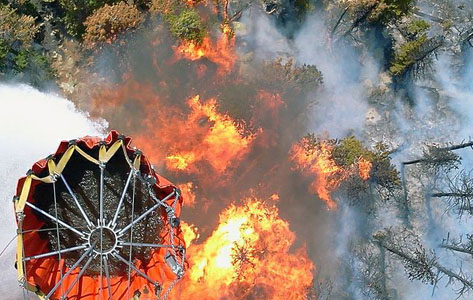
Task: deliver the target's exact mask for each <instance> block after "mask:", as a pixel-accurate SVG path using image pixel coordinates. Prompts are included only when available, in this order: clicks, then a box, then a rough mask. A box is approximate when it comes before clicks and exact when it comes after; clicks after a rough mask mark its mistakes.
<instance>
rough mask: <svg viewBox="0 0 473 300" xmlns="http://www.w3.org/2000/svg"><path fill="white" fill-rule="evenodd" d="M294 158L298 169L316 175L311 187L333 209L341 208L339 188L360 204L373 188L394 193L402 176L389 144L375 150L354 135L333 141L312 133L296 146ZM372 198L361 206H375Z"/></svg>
mask: <svg viewBox="0 0 473 300" xmlns="http://www.w3.org/2000/svg"><path fill="white" fill-rule="evenodd" d="M291 158H292V160H293V161H294V162H295V163H296V168H298V169H300V170H301V171H303V172H305V173H308V174H310V175H311V176H315V180H314V181H313V182H312V184H311V190H312V191H315V192H316V193H317V195H318V196H319V197H320V198H321V199H322V200H324V201H325V202H326V204H327V207H328V208H329V209H334V208H336V207H337V204H336V202H335V201H334V200H333V199H332V196H331V193H332V192H334V191H336V190H337V189H340V190H343V191H344V192H345V193H344V195H347V196H348V199H351V200H352V201H353V202H352V203H357V202H358V203H359V204H360V201H363V199H366V198H367V197H366V196H368V195H369V194H371V193H372V189H373V188H376V189H377V190H378V191H379V194H380V195H384V194H386V195H392V194H393V193H395V191H396V189H398V188H399V184H400V180H399V175H398V172H397V171H396V169H395V167H394V166H393V165H392V164H391V163H390V157H389V151H387V150H386V147H385V146H383V145H381V144H379V145H378V146H377V149H375V150H374V151H372V150H368V149H367V148H365V147H364V146H363V145H362V143H361V142H360V141H359V140H357V139H355V138H354V137H353V136H350V137H347V138H344V139H342V140H331V139H320V138H318V137H316V136H315V135H314V134H309V135H307V136H305V137H304V138H303V139H302V140H301V141H300V142H299V143H298V144H295V145H294V147H293V148H292V154H291ZM368 198H369V199H370V200H369V202H368V203H361V206H364V207H365V208H366V207H372V205H374V203H373V202H374V199H373V195H372V194H371V196H370V197H368ZM370 202H371V204H370ZM366 204H368V206H366ZM368 210H369V209H368Z"/></svg>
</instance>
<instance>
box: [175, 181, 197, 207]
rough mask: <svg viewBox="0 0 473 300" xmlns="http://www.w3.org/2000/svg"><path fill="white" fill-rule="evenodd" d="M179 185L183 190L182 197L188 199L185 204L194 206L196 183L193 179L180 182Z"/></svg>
mask: <svg viewBox="0 0 473 300" xmlns="http://www.w3.org/2000/svg"><path fill="white" fill-rule="evenodd" d="M177 187H178V188H179V189H180V190H181V194H182V197H183V198H184V199H186V201H184V205H186V206H194V204H195V194H194V183H193V182H192V181H190V182H186V183H183V184H178V185H177Z"/></svg>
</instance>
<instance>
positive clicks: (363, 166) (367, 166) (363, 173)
mask: <svg viewBox="0 0 473 300" xmlns="http://www.w3.org/2000/svg"><path fill="white" fill-rule="evenodd" d="M371 166H372V163H371V162H370V161H369V160H366V159H364V158H363V157H360V158H359V159H358V173H359V175H360V177H361V179H363V180H368V179H370V172H371Z"/></svg>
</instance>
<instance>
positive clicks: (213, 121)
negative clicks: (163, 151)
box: [166, 95, 255, 173]
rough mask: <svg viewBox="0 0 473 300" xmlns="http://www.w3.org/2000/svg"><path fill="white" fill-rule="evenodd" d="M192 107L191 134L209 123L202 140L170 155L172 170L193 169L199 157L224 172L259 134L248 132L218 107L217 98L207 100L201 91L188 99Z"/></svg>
mask: <svg viewBox="0 0 473 300" xmlns="http://www.w3.org/2000/svg"><path fill="white" fill-rule="evenodd" d="M187 104H188V106H189V108H190V109H191V113H190V115H189V116H188V117H187V120H186V121H185V123H184V124H182V125H183V126H184V128H186V129H188V130H189V131H190V132H189V133H190V134H192V131H193V130H194V128H195V127H197V128H196V130H195V131H194V132H198V131H199V130H198V129H199V126H200V127H203V126H208V129H207V130H206V131H205V133H204V135H203V136H202V139H201V140H200V141H199V142H200V143H199V144H195V145H193V147H192V149H185V150H182V151H176V152H175V153H172V154H170V155H168V156H167V157H166V166H167V167H168V169H171V170H186V169H189V168H190V167H191V166H192V165H193V164H194V163H195V162H196V161H201V160H204V159H206V160H208V163H209V164H210V165H211V166H212V167H213V169H215V170H216V171H218V172H220V173H222V172H224V171H225V170H226V169H227V168H228V166H229V165H230V164H231V162H232V161H234V160H237V159H239V158H241V157H242V156H243V155H244V154H245V153H246V152H247V151H248V148H249V145H250V143H251V142H252V141H253V139H254V138H255V136H254V135H247V136H244V132H243V130H242V129H240V128H238V127H237V125H236V124H235V121H234V120H233V119H232V118H230V117H229V116H228V115H225V114H220V113H219V112H218V111H217V101H216V100H215V99H210V100H208V101H206V102H205V103H202V102H201V101H200V97H199V96H198V95H197V96H195V97H192V98H191V99H189V100H188V102H187Z"/></svg>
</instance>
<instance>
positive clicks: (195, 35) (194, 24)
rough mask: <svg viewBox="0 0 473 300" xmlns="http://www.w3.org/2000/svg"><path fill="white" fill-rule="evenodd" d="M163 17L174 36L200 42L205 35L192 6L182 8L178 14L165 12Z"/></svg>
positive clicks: (197, 14) (196, 12)
mask: <svg viewBox="0 0 473 300" xmlns="http://www.w3.org/2000/svg"><path fill="white" fill-rule="evenodd" d="M164 19H165V20H166V22H167V23H168V26H169V30H170V31H171V33H172V35H173V36H175V37H176V38H179V39H182V40H186V41H192V42H196V43H201V42H202V40H203V38H204V37H205V35H206V30H205V27H204V25H203V23H202V21H201V19H200V15H199V13H198V11H197V10H196V9H194V8H184V9H183V10H181V12H179V13H178V14H173V13H167V14H165V15H164Z"/></svg>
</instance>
